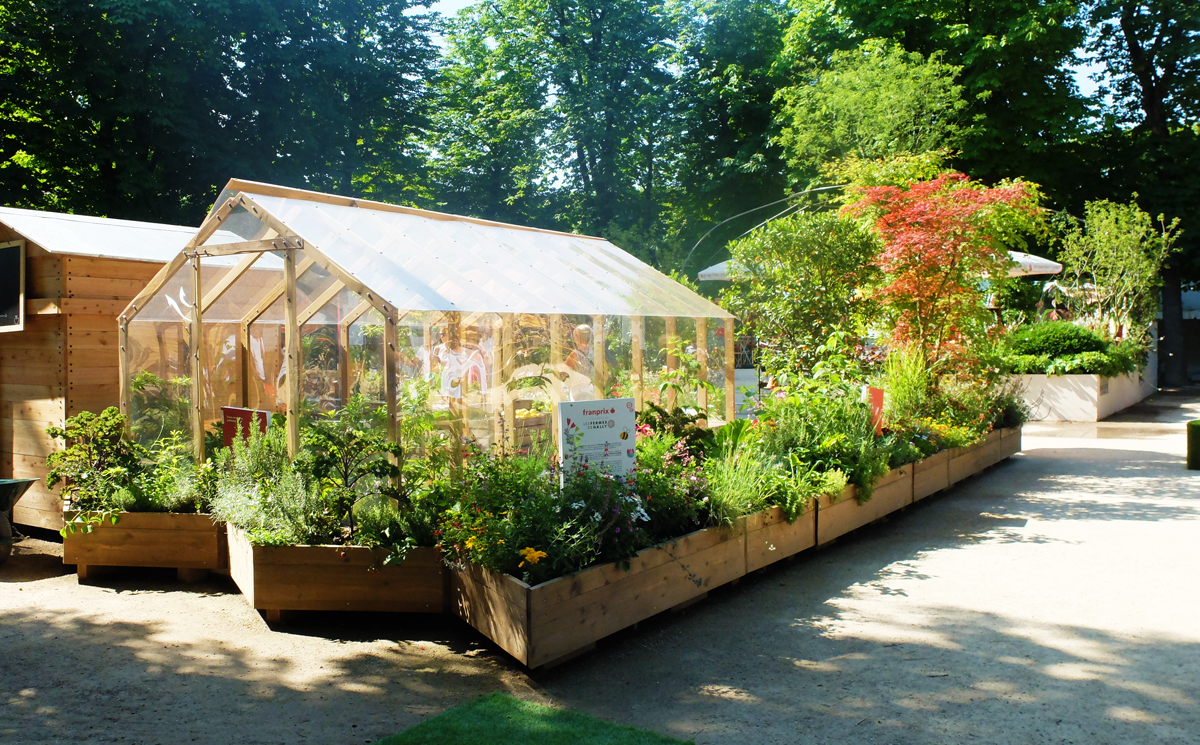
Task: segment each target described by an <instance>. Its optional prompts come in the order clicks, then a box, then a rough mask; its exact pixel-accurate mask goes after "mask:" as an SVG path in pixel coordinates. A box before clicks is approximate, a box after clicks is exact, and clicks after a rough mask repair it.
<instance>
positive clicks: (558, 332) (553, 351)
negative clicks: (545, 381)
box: [550, 313, 563, 443]
mask: <svg viewBox="0 0 1200 745" xmlns="http://www.w3.org/2000/svg"><path fill="white" fill-rule="evenodd" d="M562 364H563V338H562V315H560V314H558V313H551V314H550V369H551V370H552V371H554V377H552V378H551V379H550V408H551V409H552V411H551V412H550V426H551V427H553V428H554V431H553V433H552V434H551V437H552V438H553V439H554V441H555V442H556V443H557V442H558V405H559V404H560V403H562V380H561V379H560V378H559V377H558V374H559V373H560V372H562Z"/></svg>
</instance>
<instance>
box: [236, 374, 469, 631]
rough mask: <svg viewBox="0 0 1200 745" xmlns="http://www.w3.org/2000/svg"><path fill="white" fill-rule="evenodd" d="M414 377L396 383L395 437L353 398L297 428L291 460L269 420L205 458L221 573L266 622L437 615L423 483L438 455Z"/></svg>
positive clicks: (437, 587) (430, 507)
mask: <svg viewBox="0 0 1200 745" xmlns="http://www.w3.org/2000/svg"><path fill="white" fill-rule="evenodd" d="M422 385H423V384H420V383H414V384H412V385H411V386H410V387H409V388H407V389H406V391H407V394H406V395H407V396H408V397H409V398H410V399H415V401H416V403H413V401H412V400H410V401H408V402H406V404H405V405H404V406H402V407H401V408H402V409H403V410H404V411H405V412H406V416H405V417H404V418H403V419H402V421H401V424H400V427H399V430H400V437H399V443H396V444H393V443H390V442H389V441H388V438H387V434H386V423H385V417H386V412H385V411H384V410H383V409H382V408H375V407H372V406H370V405H368V403H367V402H366V401H365V399H364V398H363V397H362V396H361V395H357V394H356V395H354V396H352V397H351V398H350V400H349V401H348V402H347V404H346V406H345V408H343V409H342V410H340V411H335V412H330V413H327V414H323V415H320V416H318V417H316V418H315V419H314V420H313V421H311V423H309V425H308V426H306V427H305V429H304V430H303V449H302V451H301V453H300V454H298V455H297V457H296V458H295V459H289V458H288V457H287V447H286V434H285V431H284V429H283V428H282V427H277V426H273V427H270V428H268V430H267V431H266V433H257V432H252V433H251V434H250V436H249V437H248V438H246V439H244V440H243V439H238V440H236V441H235V442H234V444H233V447H232V448H231V449H229V450H228V451H225V452H223V453H221V454H220V455H219V456H218V457H217V458H216V459H215V466H214V467H215V470H216V483H217V486H216V490H215V494H214V496H213V511H214V513H215V514H216V515H217V516H219V517H220V518H221V519H223V520H225V521H226V522H227V523H228V540H229V557H230V574H231V576H232V577H233V580H234V582H236V583H237V585H238V587H239V589H241V591H242V593H243V594H244V595H245V597H246V600H247V601H248V602H249V603H250V604H251V606H253V607H254V608H256V609H257V610H259V611H261V612H262V613H263V614H264V616H265V617H266V618H267V620H268V621H269V622H273V621H278V620H280V619H281V618H282V613H283V612H285V611H312V610H356V611H390V612H418V613H440V612H442V610H443V603H444V598H445V588H444V584H445V579H446V575H445V569H444V567H443V566H442V564H441V561H440V558H439V557H438V555H437V553H436V551H435V550H434V549H433V548H432V543H433V528H432V524H433V519H434V515H435V514H436V512H437V510H438V505H437V504H436V503H435V502H434V501H433V499H432V496H431V492H430V491H429V489H428V486H427V482H428V481H429V477H430V476H431V475H432V474H434V473H438V472H440V471H442V470H444V462H445V459H446V456H445V455H444V452H445V448H443V447H441V446H440V440H439V439H438V438H437V437H436V435H435V433H434V429H435V426H436V425H435V423H434V421H433V418H432V414H431V413H430V412H429V410H428V407H427V405H424V406H423V405H422V404H421V402H423V401H427V397H428V387H427V386H425V387H422Z"/></svg>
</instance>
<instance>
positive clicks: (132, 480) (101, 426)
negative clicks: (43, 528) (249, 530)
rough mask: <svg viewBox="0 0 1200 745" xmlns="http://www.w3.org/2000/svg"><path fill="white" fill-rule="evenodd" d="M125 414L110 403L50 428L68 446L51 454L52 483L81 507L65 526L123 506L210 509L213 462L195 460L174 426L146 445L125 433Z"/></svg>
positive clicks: (112, 514)
mask: <svg viewBox="0 0 1200 745" xmlns="http://www.w3.org/2000/svg"><path fill="white" fill-rule="evenodd" d="M125 421H126V419H125V416H124V415H123V414H121V413H120V412H119V411H117V408H116V407H115V406H110V407H109V408H107V409H105V410H104V411H102V412H101V413H99V414H94V413H92V412H90V411H85V412H81V413H79V414H76V415H75V416H73V417H71V418H69V419H67V421H66V422H64V424H63V426H62V427H55V426H51V427H47V428H46V433H47V434H48V435H50V436H51V437H54V438H57V439H61V440H63V441H64V443H65V444H66V447H65V448H64V449H63V450H61V451H58V452H55V453H51V454H50V455H49V456H47V458H46V463H47V465H48V466H49V467H50V472H49V473H48V474H47V475H46V485H47V487H50V488H53V487H54V486H57V485H58V484H62V489H61V494H62V497H63V500H64V501H65V503H66V507H67V509H69V510H77V511H79V512H81V513H84V514H81V515H79V516H77V517H76V518H75V519H74V520H73V521H71V522H70V523H68V524H67V526H66V527H65V528H64V532H65V531H73V530H77V529H82V530H85V531H90V530H91V526H92V525H94V524H95V523H96V522H98V521H99V520H102V519H104V518H105V517H108V518H110V519H112V521H113V522H114V523H115V522H116V521H117V518H116V513H118V512H197V511H205V510H206V509H207V505H208V502H209V501H210V499H211V497H212V494H213V492H214V482H213V479H212V473H213V472H212V468H211V466H210V465H209V464H202V465H201V466H200V467H196V465H195V464H194V463H193V462H192V459H191V455H190V448H189V446H188V444H187V443H186V442H184V440H183V439H182V436H181V433H179V432H173V433H171V435H169V436H167V437H163V438H161V439H159V440H157V441H156V442H154V443H153V444H152V446H151V447H150V448H149V449H147V448H144V447H142V446H141V445H138V444H137V443H136V442H131V441H129V440H127V439H126V438H125V436H124V430H125Z"/></svg>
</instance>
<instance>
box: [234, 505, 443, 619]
mask: <svg viewBox="0 0 1200 745" xmlns="http://www.w3.org/2000/svg"><path fill="white" fill-rule="evenodd" d="M226 533H227V536H228V540H229V574H230V576H231V577H233V581H234V582H235V583H237V586H238V589H240V590H241V591H242V594H243V595H245V596H246V601H247V602H248V603H250V605H251V607H253V608H254V609H256V610H259V611H261V612H263V614H264V615H265V616H266V618H267V620H268V621H278V620H280V614H281V613H282V612H284V611H380V612H390V613H441V612H443V611H444V610H445V599H446V580H447V577H446V568H445V566H444V565H443V564H442V561H441V557H440V555H439V554H438V553H437V552H436V551H435V550H434V549H432V548H415V549H412V550H410V551H409V552H408V556H407V557H406V558H405V559H404V561H403V562H402V563H401V564H399V565H394V566H383V565H382V561H383V559H384V558H385V557H386V556H387V552H386V551H384V550H382V549H377V550H372V549H369V548H363V547H360V546H255V545H252V544H251V543H250V541H249V539H247V538H246V534H245V533H244V532H243V531H241V530H239V529H237V528H235V527H233V526H232V525H230V526H227V527H226Z"/></svg>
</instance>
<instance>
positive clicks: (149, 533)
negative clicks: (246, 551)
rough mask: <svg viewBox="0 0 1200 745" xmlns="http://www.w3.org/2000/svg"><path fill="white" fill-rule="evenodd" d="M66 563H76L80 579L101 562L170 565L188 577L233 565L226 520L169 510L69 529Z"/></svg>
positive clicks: (105, 564)
mask: <svg viewBox="0 0 1200 745" xmlns="http://www.w3.org/2000/svg"><path fill="white" fill-rule="evenodd" d="M63 563H64V564H74V565H75V571H76V573H78V575H79V578H80V579H87V577H88V575H89V573H90V572H91V571H92V569H94V568H96V567H168V568H174V569H177V570H178V571H179V578H180V579H181V580H184V581H194V580H198V579H203V577H204V576H205V575H206V574H207V573H208V572H209V571H215V572H225V573H228V571H229V555H228V552H227V550H226V544H225V527H224V525H223V524H217V523H214V522H213V520H212V518H211V517H209V516H208V515H180V514H173V513H169V512H124V513H121V514H120V515H119V516H118V519H117V524H116V525H113V524H112V523H111V522H109V521H107V520H106V521H104V522H103V523H101V524H100V525H96V526H94V527H93V529H92V532H90V533H84V532H82V531H76V532H70V533H67V534H66V535H65V536H64V537H63Z"/></svg>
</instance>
